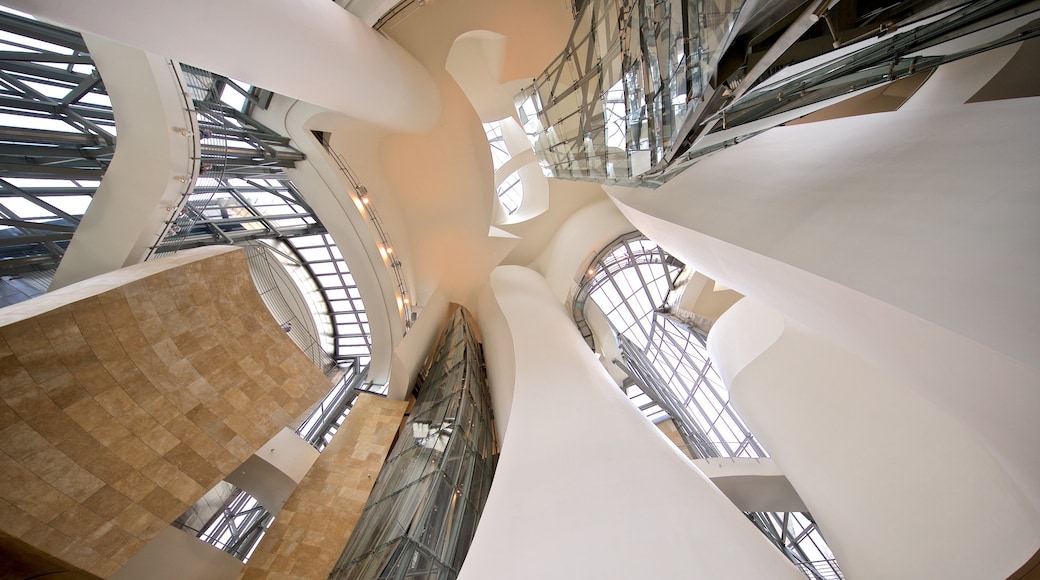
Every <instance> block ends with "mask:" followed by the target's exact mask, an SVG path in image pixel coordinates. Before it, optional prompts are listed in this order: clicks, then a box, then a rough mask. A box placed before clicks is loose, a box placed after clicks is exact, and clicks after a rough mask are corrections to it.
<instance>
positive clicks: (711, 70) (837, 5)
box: [516, 0, 1040, 187]
mask: <svg viewBox="0 0 1040 580" xmlns="http://www.w3.org/2000/svg"><path fill="white" fill-rule="evenodd" d="M1038 10H1040V6H1038V5H1037V4H1036V3H1035V2H1031V1H1023V0H976V1H974V2H965V3H949V2H941V1H940V0H906V1H904V2H894V3H885V2H875V1H870V0H810V1H808V2H801V1H800V0H778V1H774V2H745V1H743V0H590V1H589V2H587V3H585V5H584V6H583V7H582V8H581V11H580V13H579V14H578V16H577V19H576V21H575V26H574V29H573V32H572V33H571V37H570V39H569V41H568V44H567V47H566V48H565V49H564V51H563V53H561V55H560V56H559V57H557V59H556V60H555V61H553V63H552V64H551V65H550V66H549V67H548V68H547V69H546V71H545V72H544V73H543V74H542V75H541V76H539V77H538V78H537V79H535V82H534V84H532V85H531V86H530V87H528V88H526V89H524V90H523V91H521V92H520V94H519V95H517V96H516V108H517V111H518V113H519V117H520V120H521V122H522V123H523V125H524V128H525V130H526V131H527V133H528V136H529V137H530V139H531V142H532V144H533V146H534V149H535V153H536V154H537V155H538V156H539V159H540V163H541V164H542V168H543V171H544V172H545V174H546V175H548V176H551V177H560V178H565V179H580V180H590V181H596V182H610V183H620V184H628V185H638V186H646V187H657V186H659V185H661V184H662V183H664V182H665V181H667V180H668V179H670V178H671V177H673V176H675V175H677V174H678V173H679V172H681V171H682V170H683V169H685V168H686V167H687V166H689V165H690V164H691V163H693V162H696V161H697V160H699V159H701V158H702V157H704V156H705V155H708V154H710V153H713V152H715V151H719V150H721V149H724V148H726V147H729V146H732V145H735V144H737V143H739V142H741V141H744V140H746V139H749V138H751V137H753V136H755V135H757V134H759V133H761V132H763V131H765V130H768V129H770V128H772V127H774V126H777V125H780V124H782V123H783V122H785V120H786V119H785V118H782V117H779V116H778V115H779V114H781V113H787V112H791V111H796V110H798V109H799V108H801V107H806V109H805V112H804V113H802V114H803V115H804V114H808V113H810V112H812V111H813V110H814V109H813V108H811V107H810V106H811V105H816V104H818V103H823V102H824V101H826V100H827V99H831V98H835V97H841V96H843V95H851V94H853V93H855V92H857V91H860V90H863V89H866V88H870V87H873V86H877V85H880V84H882V83H888V82H892V81H895V80H899V79H902V78H906V77H909V76H911V75H915V74H919V73H927V72H929V71H931V70H934V69H935V68H936V67H938V66H940V65H942V64H945V63H948V62H952V61H955V60H958V59H961V58H965V57H968V56H972V55H975V54H978V53H980V52H983V51H986V50H990V49H993V48H997V47H1000V46H1005V45H1008V44H1013V43H1018V42H1022V41H1024V40H1026V39H1029V38H1034V37H1036V36H1037V35H1040V28H1038V27H1036V26H1035V25H1033V24H1031V23H1030V22H1029V20H1030V19H1031V17H1029V18H1027V16H1028V15H1030V14H1035V13H1036V12H1037V11H1038ZM1015 19H1019V22H1021V26H1020V27H1016V26H1010V27H1005V28H1004V29H1003V31H1002V32H999V33H995V34H980V35H975V36H973V37H969V36H968V35H970V34H972V33H974V32H979V31H982V30H984V29H990V30H1000V29H999V28H997V27H998V26H1000V25H1003V24H1005V23H1009V22H1012V21H1014V20H1015ZM954 39H963V41H962V42H959V43H956V44H944V43H947V42H948V41H951V40H954ZM792 65H799V66H797V67H794V66H792ZM798 116H799V115H797V114H796V115H795V118H797V117H798ZM771 117H772V118H773V119H774V120H773V121H767V119H769V118H771Z"/></svg>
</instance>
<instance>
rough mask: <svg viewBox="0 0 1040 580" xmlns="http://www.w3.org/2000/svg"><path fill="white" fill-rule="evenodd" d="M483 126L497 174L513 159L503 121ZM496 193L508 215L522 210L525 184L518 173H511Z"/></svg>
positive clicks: (496, 189)
mask: <svg viewBox="0 0 1040 580" xmlns="http://www.w3.org/2000/svg"><path fill="white" fill-rule="evenodd" d="M483 125H484V136H486V137H487V140H488V147H490V148H491V165H492V166H493V167H494V169H495V171H496V172H497V171H498V170H499V169H501V168H502V166H503V165H505V164H506V162H507V161H509V160H510V159H511V158H512V156H511V155H510V154H509V149H508V147H506V140H505V137H504V136H503V135H502V121H501V120H499V121H491V122H490V123H484V124H483ZM495 191H496V193H497V194H498V202H499V203H500V204H502V208H503V209H505V210H506V213H507V214H509V215H512V214H514V213H516V210H518V209H520V204H521V203H523V200H524V184H523V181H522V180H521V179H520V173H519V172H518V171H514V172H513V173H510V174H509V175H508V176H507V177H506V178H505V179H504V180H502V183H501V184H499V186H498V187H497V188H495Z"/></svg>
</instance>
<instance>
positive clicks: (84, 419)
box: [65, 398, 115, 431]
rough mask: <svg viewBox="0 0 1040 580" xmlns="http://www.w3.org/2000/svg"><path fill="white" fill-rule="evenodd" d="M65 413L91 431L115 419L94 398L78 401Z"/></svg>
mask: <svg viewBox="0 0 1040 580" xmlns="http://www.w3.org/2000/svg"><path fill="white" fill-rule="evenodd" d="M65 414H66V415H68V416H69V417H70V418H72V420H73V421H75V422H76V423H77V424H78V425H79V426H80V427H82V428H83V429H84V430H86V431H91V430H93V429H95V428H97V427H100V426H101V425H104V424H105V423H110V422H112V421H114V420H115V419H114V418H113V417H112V416H111V415H109V414H108V411H106V410H105V408H104V407H102V406H101V405H99V404H98V402H97V401H95V400H94V399H93V398H87V399H83V400H81V401H77V402H76V403H74V404H72V405H70V406H69V407H68V408H67V409H65Z"/></svg>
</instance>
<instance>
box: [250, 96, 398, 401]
mask: <svg viewBox="0 0 1040 580" xmlns="http://www.w3.org/2000/svg"><path fill="white" fill-rule="evenodd" d="M255 117H256V119H257V120H258V121H260V122H262V123H265V124H266V125H268V126H269V127H271V128H273V129H274V130H276V131H284V132H285V134H286V135H288V136H289V137H290V138H291V139H292V144H293V146H294V147H296V148H297V149H299V150H300V151H301V152H303V154H304V155H306V156H307V159H306V161H303V162H300V163H297V164H296V167H295V168H293V169H289V170H287V171H286V173H287V174H288V176H289V177H290V178H291V179H292V180H293V183H294V184H295V185H296V186H297V189H298V190H299V192H300V194H301V195H302V196H303V198H304V200H305V201H306V202H307V204H308V205H309V206H310V207H311V209H312V210H314V213H315V215H317V216H318V219H319V220H321V223H322V224H323V225H324V226H325V229H326V230H327V231H328V233H329V235H331V236H332V239H333V241H335V242H336V246H337V247H338V248H339V250H340V253H341V254H343V260H344V261H345V262H346V263H347V267H348V268H350V274H351V276H352V277H353V278H354V282H355V283H356V284H357V287H358V291H359V292H360V293H361V299H362V302H363V303H364V305H365V313H366V315H367V316H368V323H369V328H370V335H371V341H372V360H371V362H370V364H369V379H370V380H372V381H375V382H385V381H386V380H387V378H388V377H389V373H390V365H391V353H392V352H393V349H394V348H395V347H396V346H397V344H398V342H399V341H400V340H401V337H402V336H404V321H403V319H402V314H401V311H400V310H399V309H398V306H397V297H396V295H397V281H396V280H395V279H394V277H393V275H392V274H391V273H390V269H389V267H388V265H387V262H386V259H385V258H384V257H383V256H382V255H381V254H380V253H379V247H378V245H377V240H376V237H375V232H374V231H373V230H372V229H371V226H370V225H369V224H368V218H367V216H366V215H362V213H361V212H362V210H360V209H359V208H358V207H357V205H356V204H355V203H354V202H353V201H352V197H351V193H350V184H349V182H348V181H347V179H346V177H345V176H344V175H343V173H342V172H340V171H339V169H338V168H337V167H336V166H335V165H334V162H333V161H332V159H331V158H330V157H329V154H328V152H326V151H325V148H324V147H323V146H322V145H321V143H319V142H318V140H317V139H316V138H315V137H314V135H313V133H311V131H328V130H333V129H334V128H335V127H338V126H339V125H338V124H339V123H342V122H348V121H345V119H344V117H343V115H340V114H338V113H332V112H329V111H326V110H325V109H322V108H320V107H318V106H316V105H310V104H307V103H304V102H302V101H296V100H292V99H288V98H284V97H276V98H274V99H273V100H272V101H271V105H270V106H269V107H268V108H267V110H265V111H257V112H256V113H255ZM338 132H339V131H337V133H338ZM334 148H335V147H334ZM366 183H369V182H366ZM375 191H377V189H376V188H373V192H375ZM373 195H375V194H374V193H373ZM379 205H380V206H382V200H380V204H379ZM394 243H395V245H397V246H398V247H397V248H396V249H395V251H396V252H397V253H398V254H399V255H400V256H402V258H401V259H402V261H403V262H404V263H405V264H407V263H408V262H407V256H408V255H409V248H408V245H407V243H406V242H404V241H401V240H399V239H398V236H396V235H395V236H394Z"/></svg>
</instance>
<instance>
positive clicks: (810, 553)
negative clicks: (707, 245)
mask: <svg viewBox="0 0 1040 580" xmlns="http://www.w3.org/2000/svg"><path fill="white" fill-rule="evenodd" d="M684 268H685V266H684V265H683V264H682V263H681V262H679V261H678V260H676V259H675V258H674V257H672V256H670V255H669V254H668V253H667V252H665V251H664V250H663V249H662V248H661V247H660V246H658V245H657V244H655V243H653V242H651V241H650V240H648V239H646V238H645V237H643V235H642V234H640V233H639V232H632V233H630V234H626V235H624V236H621V237H620V238H618V239H617V240H615V241H614V242H612V243H611V244H610V245H608V246H607V247H606V248H604V249H603V250H602V251H601V252H600V253H599V254H597V255H596V257H595V258H594V259H593V261H592V263H591V264H589V267H588V270H587V271H586V272H585V274H584V276H583V278H582V281H581V283H580V284H579V287H578V291H577V292H576V293H575V302H574V304H573V305H572V309H573V310H574V311H575V312H576V311H577V310H579V309H581V310H584V309H585V308H586V306H587V301H588V300H590V299H591V300H592V301H593V302H594V303H595V304H596V306H597V307H599V308H600V309H601V310H602V311H603V313H604V314H605V315H606V317H607V321H608V322H609V323H610V326H611V329H612V330H613V332H614V334H615V336H616V337H617V340H618V347H619V349H620V352H621V358H620V359H615V360H614V361H613V363H614V364H615V365H617V366H618V367H619V368H621V369H622V370H623V371H624V372H625V373H626V374H627V375H628V378H627V379H626V380H625V381H624V383H623V385H622V389H623V390H624V391H625V393H626V394H627V395H628V396H629V399H630V400H631V401H632V403H633V404H634V405H635V406H636V407H638V408H639V409H640V411H642V412H643V414H645V415H646V416H647V417H648V418H650V419H651V420H654V421H659V420H664V419H666V418H670V419H671V420H672V422H673V423H674V424H675V426H676V429H677V430H678V431H679V434H680V436H681V438H682V440H683V443H684V444H685V445H686V447H687V449H688V450H689V452H690V454H691V455H692V456H693V457H694V458H698V459H704V458H719V457H733V458H736V457H750V458H758V457H768V455H767V454H766V451H765V449H763V448H762V446H761V445H760V444H759V442H758V440H757V439H755V436H754V434H752V433H751V431H750V430H749V429H748V427H747V425H745V423H744V421H743V419H741V417H740V415H739V414H738V413H737V411H736V409H735V408H734V407H733V406H732V404H731V403H730V399H729V391H728V390H727V389H726V386H725V385H724V383H723V382H722V379H721V378H720V377H719V375H718V372H717V371H716V370H715V368H714V366H713V365H712V362H711V359H710V358H709V357H708V354H707V348H706V345H705V343H704V341H703V339H702V338H701V337H700V335H699V333H697V332H694V331H693V330H692V329H690V328H688V327H686V326H685V325H683V324H681V323H679V322H678V321H676V320H675V319H674V317H672V316H669V315H667V314H666V312H667V308H666V307H667V306H668V305H669V301H670V298H671V292H672V290H673V288H674V287H675V283H676V280H677V279H678V278H679V276H680V275H681V273H682V271H683V270H684ZM581 317H582V318H581V320H584V313H582V314H581ZM586 326H587V325H586ZM589 337H591V331H589ZM591 345H592V343H591V340H590V346H591ZM747 516H748V518H749V519H750V520H751V521H752V522H754V523H755V525H756V526H757V527H758V528H759V529H760V530H761V531H762V532H763V533H764V534H765V535H766V537H768V538H769V539H770V541H771V542H772V543H773V544H774V545H776V546H777V547H778V548H779V549H780V550H781V551H782V552H783V553H784V554H785V555H786V556H787V557H788V558H789V559H790V560H791V561H792V562H793V563H794V564H795V565H797V566H798V567H799V569H801V570H802V571H803V572H804V573H805V574H806V575H807V576H808V577H809V578H811V579H813V580H834V579H837V578H841V577H842V576H841V571H840V569H839V568H838V566H837V564H836V563H835V562H834V557H833V555H832V554H831V552H830V550H829V548H828V547H827V544H826V542H824V540H823V536H822V535H821V534H820V532H819V530H818V529H817V528H816V523H815V522H814V521H813V519H812V516H811V515H810V514H808V513H773V512H752V513H748V514H747Z"/></svg>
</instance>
